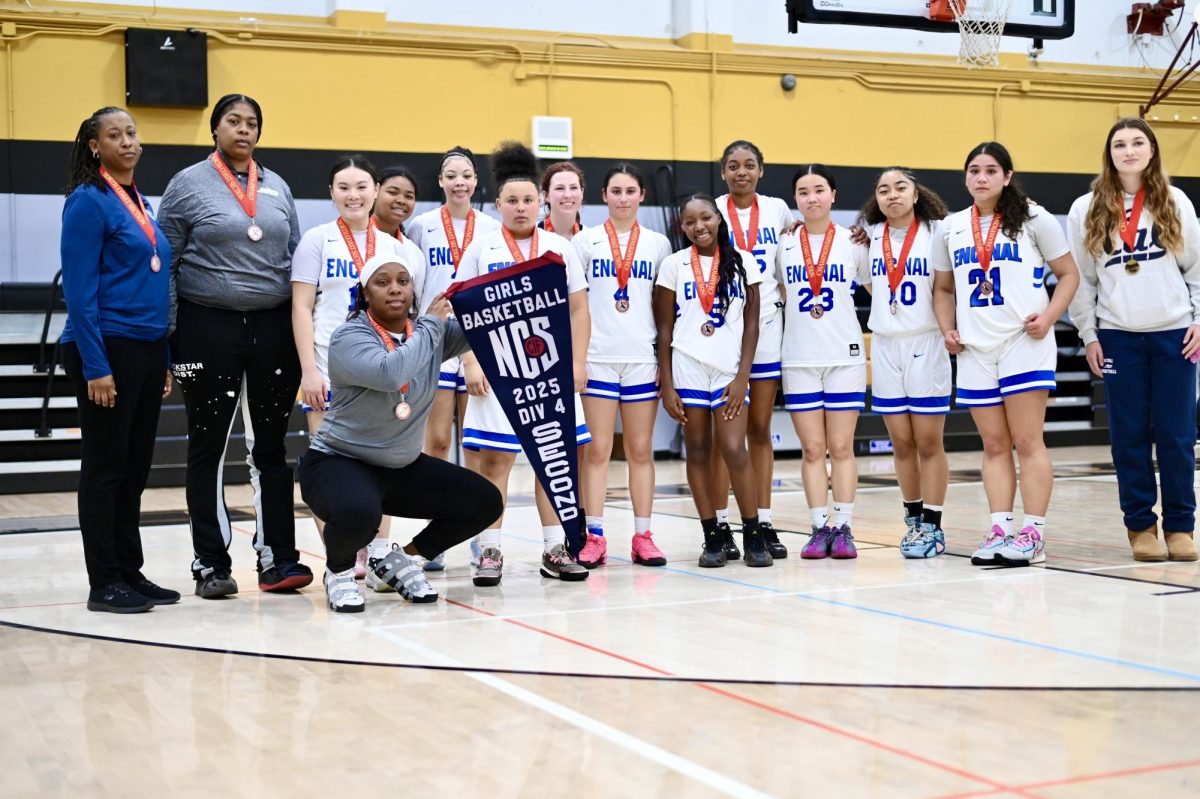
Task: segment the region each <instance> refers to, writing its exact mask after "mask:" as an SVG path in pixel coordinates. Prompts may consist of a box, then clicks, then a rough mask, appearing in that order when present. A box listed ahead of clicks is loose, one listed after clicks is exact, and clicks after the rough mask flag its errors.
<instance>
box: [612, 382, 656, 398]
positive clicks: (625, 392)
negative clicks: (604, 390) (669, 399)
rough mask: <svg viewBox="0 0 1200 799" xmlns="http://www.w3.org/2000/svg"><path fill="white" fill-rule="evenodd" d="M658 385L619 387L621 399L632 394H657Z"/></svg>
mask: <svg viewBox="0 0 1200 799" xmlns="http://www.w3.org/2000/svg"><path fill="white" fill-rule="evenodd" d="M657 393H658V383H641V384H639V385H636V386H621V399H625V397H627V396H630V395H634V394H638V395H640V394H657Z"/></svg>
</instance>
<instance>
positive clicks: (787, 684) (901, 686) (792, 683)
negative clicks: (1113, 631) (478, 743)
mask: <svg viewBox="0 0 1200 799" xmlns="http://www.w3.org/2000/svg"><path fill="white" fill-rule="evenodd" d="M0 627H8V628H10V629H14V630H24V631H26V632H36V633H49V634H51V635H61V636H63V637H65V638H82V639H86V640H89V641H104V642H107V643H114V644H132V645H134V646H148V647H155V648H158V649H170V650H175V651H181V652H198V653H200V654H205V655H233V656H236V657H245V658H259V659H263V660H284V661H292V662H296V663H323V664H328V665H331V666H362V667H367V668H381V669H402V670H407V671H434V672H447V673H459V674H493V675H503V676H509V677H557V678H568V679H584V680H617V681H622V682H649V683H688V684H691V683H704V684H706V685H750V686H753V685H761V686H769V687H779V688H862V689H884V690H897V691H975V692H987V691H992V692H999V693H1071V692H1074V693H1200V686H1160V685H1082V686H1069V685H942V684H927V683H872V682H823V681H816V680H753V679H745V678H736V677H714V678H709V677H686V676H665V675H656V674H606V673H603V672H577V671H540V670H537V669H501V668H490V667H486V666H438V665H433V664H425V663H385V662H380V661H372V660H350V659H345V658H322V657H313V656H310V655H284V654H279V653H275V652H250V651H247V650H242V649H222V648H220V647H209V646H196V645H193V644H169V643H165V642H163V641H146V640H142V639H138V638H117V637H116V636H111V635H98V634H95V633H80V632H71V631H68V630H56V629H53V628H51V627H39V626H36V625H32V624H20V623H18V622H13V621H0Z"/></svg>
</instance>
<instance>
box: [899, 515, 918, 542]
mask: <svg viewBox="0 0 1200 799" xmlns="http://www.w3.org/2000/svg"><path fill="white" fill-rule="evenodd" d="M920 531H921V517H920V516H905V517H904V537H903V538H901V539H900V549H901V550H903V549H904V542H906V541H909V540H911V539H914V538H916V537H917V533H919V532H920Z"/></svg>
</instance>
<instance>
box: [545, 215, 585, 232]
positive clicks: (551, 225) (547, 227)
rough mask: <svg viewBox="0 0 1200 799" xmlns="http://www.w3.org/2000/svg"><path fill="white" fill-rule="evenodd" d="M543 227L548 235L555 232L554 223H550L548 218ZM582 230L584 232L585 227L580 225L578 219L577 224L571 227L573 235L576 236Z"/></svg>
mask: <svg viewBox="0 0 1200 799" xmlns="http://www.w3.org/2000/svg"><path fill="white" fill-rule="evenodd" d="M542 226H543V229H544V230H545V231H546V232H547V233H553V232H554V223H553V222H551V221H550V217H546V219H545V221H543V222H542ZM581 230H583V225H581V224H579V220H578V219H576V220H575V224H574V225H573V226H572V227H571V235H572V236H574V235H575V234H576V233H578V232H579V231H581Z"/></svg>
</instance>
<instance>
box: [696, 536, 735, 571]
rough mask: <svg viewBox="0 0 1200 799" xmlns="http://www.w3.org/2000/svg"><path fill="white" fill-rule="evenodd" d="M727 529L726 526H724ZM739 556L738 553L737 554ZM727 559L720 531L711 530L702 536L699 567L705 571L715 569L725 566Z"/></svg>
mask: <svg viewBox="0 0 1200 799" xmlns="http://www.w3.org/2000/svg"><path fill="white" fill-rule="evenodd" d="M726 526H727V527H728V525H726ZM738 554H739V555H740V554H741V553H740V552H739V553H738ZM727 560H728V558H727V557H726V555H725V547H724V545H723V540H722V536H721V530H720V529H719V525H718V529H716V530H713V531H712V532H711V533H705V534H704V549H702V550H701V551H700V565H701V566H702V567H703V568H705V569H716V568H719V567H721V566H724V565H725V562H726V561H727Z"/></svg>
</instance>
